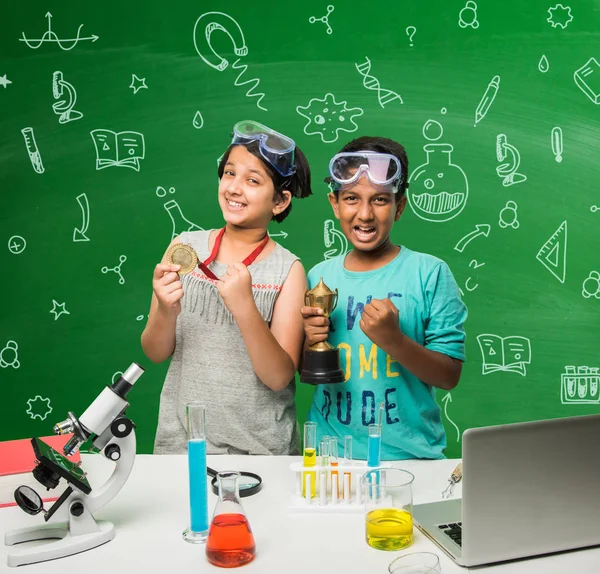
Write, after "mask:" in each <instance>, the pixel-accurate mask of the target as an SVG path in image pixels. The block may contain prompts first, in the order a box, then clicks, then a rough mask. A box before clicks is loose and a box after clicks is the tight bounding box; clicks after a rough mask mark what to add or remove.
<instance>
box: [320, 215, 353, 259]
mask: <svg viewBox="0 0 600 574" xmlns="http://www.w3.org/2000/svg"><path fill="white" fill-rule="evenodd" d="M323 241H324V243H325V247H326V248H327V251H325V253H323V258H324V259H332V258H333V257H337V256H338V255H343V254H344V253H347V252H348V239H346V236H345V235H344V234H343V233H342V232H341V231H339V230H337V229H336V228H335V221H334V220H333V219H326V220H325V222H324V223H323Z"/></svg>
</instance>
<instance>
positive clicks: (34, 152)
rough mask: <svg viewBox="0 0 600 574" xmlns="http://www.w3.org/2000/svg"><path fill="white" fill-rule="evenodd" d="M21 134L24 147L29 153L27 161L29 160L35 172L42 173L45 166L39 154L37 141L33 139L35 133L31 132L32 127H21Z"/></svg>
mask: <svg viewBox="0 0 600 574" xmlns="http://www.w3.org/2000/svg"><path fill="white" fill-rule="evenodd" d="M21 133H22V134H23V139H24V140H25V147H26V148H27V153H28V154H29V161H30V162H31V166H32V167H33V171H35V172H36V173H44V171H45V168H44V164H43V163H42V156H41V154H40V150H39V148H38V146H37V142H36V141H35V135H34V133H33V128H23V129H22V130H21Z"/></svg>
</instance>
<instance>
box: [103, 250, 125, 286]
mask: <svg viewBox="0 0 600 574" xmlns="http://www.w3.org/2000/svg"><path fill="white" fill-rule="evenodd" d="M125 261H127V255H121V256H120V257H119V264H118V265H117V266H116V267H106V266H104V267H102V273H108V272H109V271H112V272H113V273H116V274H117V275H118V276H119V285H123V284H124V283H125V277H123V274H122V273H121V265H123V263H125Z"/></svg>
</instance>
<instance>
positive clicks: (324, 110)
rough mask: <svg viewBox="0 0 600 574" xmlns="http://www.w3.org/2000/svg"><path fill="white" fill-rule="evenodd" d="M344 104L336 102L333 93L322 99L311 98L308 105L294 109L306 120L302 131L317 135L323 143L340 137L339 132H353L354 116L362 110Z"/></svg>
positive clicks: (360, 114) (355, 126)
mask: <svg viewBox="0 0 600 574" xmlns="http://www.w3.org/2000/svg"><path fill="white" fill-rule="evenodd" d="M346 104H347V102H336V101H335V97H334V95H333V94H325V97H324V98H323V99H322V100H320V99H318V98H313V99H312V100H310V102H308V105H306V106H298V107H296V111H297V112H298V113H299V114H300V115H301V116H302V117H303V118H306V119H307V120H308V123H307V124H306V125H305V126H304V133H305V134H306V135H307V136H310V135H319V136H321V139H322V140H323V142H324V143H333V142H335V141H337V140H338V138H339V137H340V135H339V132H349V133H352V132H355V131H356V130H357V129H358V126H357V125H356V123H355V122H354V118H355V117H359V116H362V115H363V113H364V112H363V110H362V109H360V108H347V107H346Z"/></svg>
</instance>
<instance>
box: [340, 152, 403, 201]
mask: <svg viewBox="0 0 600 574" xmlns="http://www.w3.org/2000/svg"><path fill="white" fill-rule="evenodd" d="M329 175H330V179H331V181H330V183H332V184H333V187H334V189H340V188H341V187H342V186H348V185H354V184H355V183H357V182H358V180H359V179H360V178H361V177H362V176H363V175H365V176H366V177H368V178H369V181H370V182H371V183H373V184H375V185H377V186H389V185H393V191H394V193H396V192H397V191H398V185H399V184H400V182H401V180H402V165H401V164H400V160H399V159H398V158H397V157H396V156H394V155H391V154H389V153H378V152H374V151H353V152H342V153H338V154H336V155H334V156H333V158H332V159H331V161H330V162H329Z"/></svg>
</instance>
